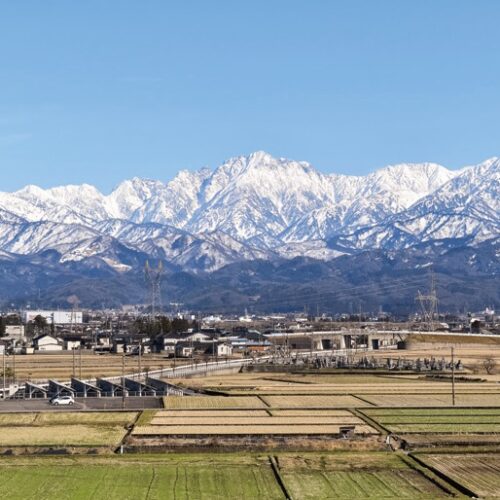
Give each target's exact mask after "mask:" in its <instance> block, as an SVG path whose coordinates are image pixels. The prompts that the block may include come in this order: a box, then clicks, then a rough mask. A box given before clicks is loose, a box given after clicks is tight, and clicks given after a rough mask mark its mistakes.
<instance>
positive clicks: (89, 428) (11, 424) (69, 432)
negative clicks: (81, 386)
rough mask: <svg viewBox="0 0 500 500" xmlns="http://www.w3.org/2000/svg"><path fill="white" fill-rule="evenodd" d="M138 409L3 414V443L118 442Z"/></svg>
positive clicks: (0, 423)
mask: <svg viewBox="0 0 500 500" xmlns="http://www.w3.org/2000/svg"><path fill="white" fill-rule="evenodd" d="M136 417H137V413H136V412H41V413H2V414H0V446H3V447H7V446H27V447H30V446H117V445H118V444H119V443H120V441H121V440H122V439H123V437H124V436H125V434H126V432H127V430H126V426H129V425H131V424H132V423H133V422H134V420H135V419H136Z"/></svg>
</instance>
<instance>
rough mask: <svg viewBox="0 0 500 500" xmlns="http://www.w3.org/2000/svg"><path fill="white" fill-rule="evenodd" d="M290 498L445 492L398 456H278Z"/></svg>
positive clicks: (435, 494) (437, 494)
mask: <svg viewBox="0 0 500 500" xmlns="http://www.w3.org/2000/svg"><path fill="white" fill-rule="evenodd" d="M279 466H280V474H281V477H282V478H283V481H284V483H285V485H286V488H287V491H288V492H289V494H290V496H291V497H292V498H300V499H308V498H310V499H316V498H445V497H448V496H450V494H449V492H448V491H446V490H445V489H443V488H441V487H440V486H439V485H438V484H436V483H435V482H433V481H431V480H429V478H428V477H426V476H425V475H424V474H422V473H421V472H420V471H418V470H416V469H415V468H412V467H410V466H409V465H408V463H407V462H406V461H404V460H402V459H401V457H400V456H399V455H395V454H389V453H355V454H353V453H339V454H330V455H308V454H305V455H302V456H280V457H279Z"/></svg>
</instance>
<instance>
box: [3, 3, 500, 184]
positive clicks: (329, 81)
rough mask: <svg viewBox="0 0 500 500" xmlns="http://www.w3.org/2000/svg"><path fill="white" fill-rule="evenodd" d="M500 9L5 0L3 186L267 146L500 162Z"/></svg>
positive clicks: (369, 162)
mask: <svg viewBox="0 0 500 500" xmlns="http://www.w3.org/2000/svg"><path fill="white" fill-rule="evenodd" d="M499 19H500V2H498V1H496V0H490V1H488V0H475V1H469V0H468V1H465V0H450V1H447V0H432V1H431V0H419V1H413V2H411V1H404V0H394V1H384V0H377V1H372V0H365V1H351V0H349V1H348V0H346V1H334V0H331V1H328V0H324V1H320V0H311V1H305V0H303V1H300V2H299V1H293V0H286V1H281V0H268V1H258V0H252V1H251V2H249V1H248V2H243V1H226V0H214V1H211V2H208V1H189V0H187V1H182V2H181V1H176V2H173V1H167V0H163V1H154V0H148V1H145V2H138V1H126V0H110V1H105V2H103V1H92V0H89V1H85V2H72V1H70V0H66V1H51V0H46V1H44V2H40V1H31V2H30V1H22V2H11V1H8V0H0V169H1V171H0V190H14V189H17V188H20V187H21V186H23V185H25V184H28V183H34V184H39V185H41V186H44V187H48V186H53V185H58V184H65V183H81V182H89V183H93V184H95V185H97V186H98V187H100V188H101V189H102V190H104V191H109V190H110V189H111V188H112V187H113V186H114V185H115V184H117V183H118V182H119V181H120V180H122V179H125V178H129V177H132V176H141V177H150V178H157V179H161V180H168V179H170V178H172V177H173V176H174V175H175V173H176V172H177V171H178V170H179V169H181V168H189V169H197V168H200V167H202V166H204V165H209V166H211V167H214V166H217V165H218V164H220V163H221V162H222V161H224V160H225V159H227V158H229V157H231V156H236V155H240V154H248V153H250V152H252V151H255V150H261V149H263V150H266V151H268V152H270V153H272V154H274V155H277V156H285V157H289V158H294V159H300V160H308V161H310V162H311V163H313V164H314V165H315V166H316V167H317V168H318V169H319V170H322V171H325V172H342V173H350V174H363V173H366V172H369V171H373V170H374V169H376V168H378V167H381V166H383V165H386V164H389V163H396V162H402V161H414V162H416V161H424V160H425V161H436V162H440V163H442V164H445V165H447V166H449V167H452V168H456V167H459V166H463V165H465V164H471V163H477V162H479V161H481V160H483V159H485V158H487V157H490V156H498V155H500V127H499V125H498V120H499V117H500V36H499V35H498V21H499Z"/></svg>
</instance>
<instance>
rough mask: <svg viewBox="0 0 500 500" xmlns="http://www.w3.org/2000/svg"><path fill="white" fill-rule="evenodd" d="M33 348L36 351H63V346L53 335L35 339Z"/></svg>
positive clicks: (40, 336)
mask: <svg viewBox="0 0 500 500" xmlns="http://www.w3.org/2000/svg"><path fill="white" fill-rule="evenodd" d="M33 347H34V348H35V351H44V352H45V351H62V350H63V345H62V343H61V342H60V341H59V339H56V338H55V337H52V336H51V335H39V336H38V337H35V338H34V339H33Z"/></svg>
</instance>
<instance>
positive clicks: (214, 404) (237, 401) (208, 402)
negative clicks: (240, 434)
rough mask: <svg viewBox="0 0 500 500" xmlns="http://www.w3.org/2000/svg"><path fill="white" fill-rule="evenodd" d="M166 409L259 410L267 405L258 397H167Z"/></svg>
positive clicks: (164, 402) (164, 400)
mask: <svg viewBox="0 0 500 500" xmlns="http://www.w3.org/2000/svg"><path fill="white" fill-rule="evenodd" d="M163 405H164V406H165V408H170V409H176V410H186V409H200V410H201V409H205V410H207V409H210V408H212V409H220V408H227V409H231V408H233V409H238V408H248V409H259V408H265V407H266V405H265V404H264V403H263V402H262V401H261V400H260V399H259V398H257V397H255V396H249V397H225V396H193V397H185V396H166V397H164V398H163Z"/></svg>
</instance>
